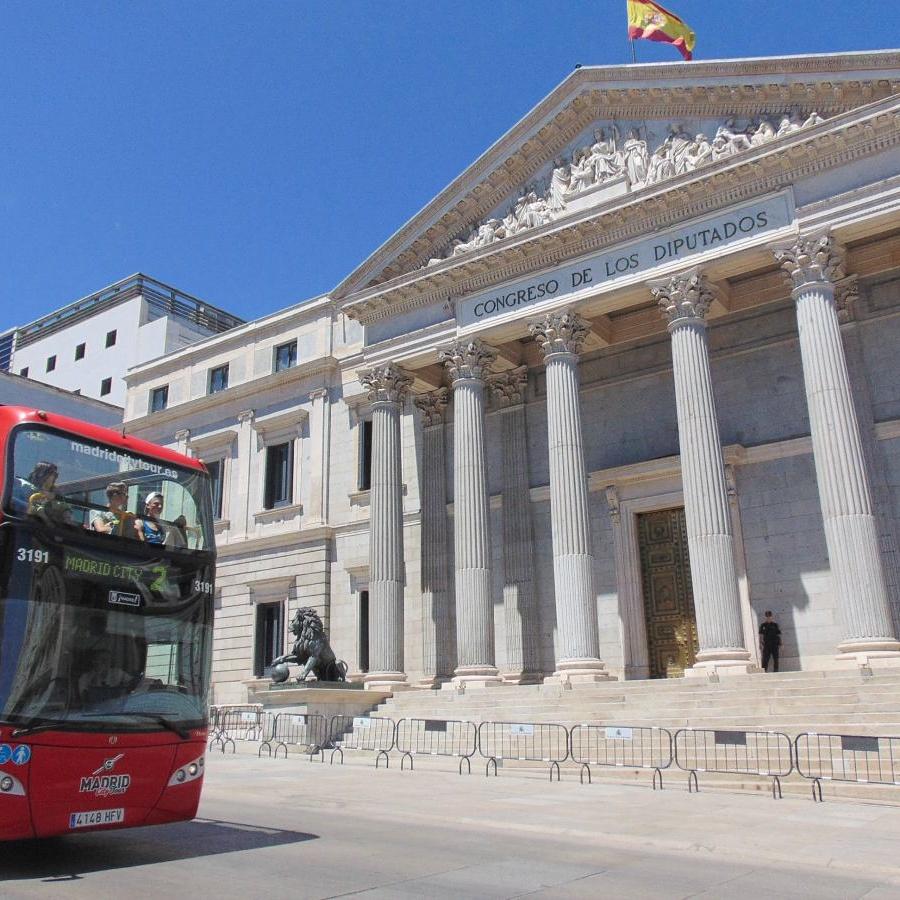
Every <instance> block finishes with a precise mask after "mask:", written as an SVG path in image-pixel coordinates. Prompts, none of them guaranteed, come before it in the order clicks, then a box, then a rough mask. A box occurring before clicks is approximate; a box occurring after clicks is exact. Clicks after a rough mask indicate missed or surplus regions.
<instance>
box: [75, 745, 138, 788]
mask: <svg viewBox="0 0 900 900" xmlns="http://www.w3.org/2000/svg"><path fill="white" fill-rule="evenodd" d="M124 755H125V754H124V753H120V754H119V755H118V756H114V757H112V759H107V760H104V761H103V765H102V766H100V767H99V768H98V769H96V770H95V771H93V772H92V773H91V774H90V775H85V776H84V777H83V778H82V779H81V783H80V784H79V786H78V793H79V794H93V795H94V796H95V797H111V796H113V795H114V794H124V793H125V792H126V791H127V790H128V788H129V787H130V785H131V776H130V775H124V774H123V775H106V774H104V773H105V772H109V771H110V770H111V769H113V767H114V766H115V764H116V763H117V762H118V761H119V760H120V759H121V758H122V757H123V756H124Z"/></svg>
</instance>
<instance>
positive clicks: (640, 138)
mask: <svg viewBox="0 0 900 900" xmlns="http://www.w3.org/2000/svg"><path fill="white" fill-rule="evenodd" d="M822 121H824V120H823V119H822V117H821V116H820V115H819V114H818V113H816V112H813V113H811V114H810V115H808V116H806V117H801V116H800V115H799V114H798V113H797V112H796V111H792V112H789V113H785V114H784V115H782V116H781V117H780V119H779V120H778V125H777V126H776V125H775V124H774V123H773V121H772V120H771V119H769V118H766V117H763V118H760V119H753V120H749V121H748V122H747V124H746V125H745V126H744V127H743V128H741V127H739V126H738V125H737V124H736V121H735V118H734V117H729V118H728V119H726V120H725V121H724V122H722V123H720V124H718V125H716V123H714V122H711V123H703V124H702V125H700V127H699V128H697V129H696V130H695V132H694V133H693V134H692V133H691V132H690V131H688V130H687V129H686V127H685V125H684V124H683V123H678V122H676V123H672V124H670V125H668V126H667V127H666V129H665V131H664V132H663V133H662V134H659V133H658V132H653V131H650V130H649V129H648V127H647V124H646V123H643V124H641V123H634V124H632V125H631V127H629V128H627V129H626V133H627V137H625V138H624V140H623V138H622V133H621V132H620V130H619V127H618V125H617V124H612V125H610V126H607V127H598V128H597V129H596V130H595V131H594V135H593V141H592V142H591V143H589V144H584V145H579V146H577V147H576V148H575V149H574V150H573V151H571V152H570V153H569V154H567V155H565V156H560V157H558V158H557V159H556V160H555V161H554V163H553V165H552V168H551V170H550V172H549V174H548V175H546V176H545V177H544V178H542V179H539V180H537V181H535V182H534V183H532V184H530V185H527V186H526V188H525V191H524V192H523V193H522V195H521V196H519V197H517V198H516V199H515V200H514V201H513V203H512V204H510V205H509V207H508V208H507V209H506V211H505V212H503V211H502V210H499V211H497V212H496V213H495V215H493V216H491V217H489V218H487V219H485V220H484V221H483V222H481V223H480V224H478V225H476V226H475V227H474V228H473V229H472V230H471V231H470V233H469V235H468V236H467V237H466V239H465V240H463V239H462V238H456V239H455V240H454V241H453V242H452V243H451V245H450V247H449V248H448V249H447V251H446V252H445V253H444V254H443V256H440V257H434V258H432V259H430V260H428V262H427V263H426V264H425V266H423V268H424V267H427V266H432V265H436V264H437V263H439V262H442V261H443V260H444V259H449V258H451V257H454V256H460V255H462V254H464V253H468V252H470V251H472V250H476V249H478V248H479V247H486V246H488V245H489V244H493V243H494V242H495V241H500V240H503V239H504V238H508V237H512V236H513V235H515V234H519V233H520V232H523V231H528V230H529V229H532V228H538V227H540V226H541V225H547V224H549V223H550V222H552V221H554V219H558V218H560V217H561V216H563V215H565V214H566V213H567V212H573V211H575V210H577V209H581V208H585V207H587V206H590V205H592V198H593V202H599V201H600V200H601V199H605V198H607V197H608V196H610V195H613V196H615V195H616V194H621V193H626V192H627V191H634V190H638V189H639V188H642V187H645V186H646V185H649V184H656V183H658V182H661V181H665V180H666V179H667V178H674V177H675V176H676V175H683V174H684V173H686V172H692V171H694V170H695V169H698V168H700V167H701V166H704V165H707V164H709V163H714V162H718V161H719V160H722V159H727V158H729V157H731V156H734V155H736V154H738V153H742V152H743V151H745V150H750V149H751V148H753V147H758V146H760V145H762V144H766V143H768V142H769V141H772V140H775V139H776V138H779V137H782V136H783V135H786V134H791V133H793V132H795V131H799V130H800V129H801V128H807V127H810V126H812V125H818V124H819V123H820V122H822ZM663 135H664V136H663ZM651 146H653V149H652V150H651V149H650V147H651ZM605 189H608V190H609V191H611V192H612V194H610V193H608V192H607V191H606V190H605ZM614 189H618V190H614ZM501 213H502V215H501Z"/></svg>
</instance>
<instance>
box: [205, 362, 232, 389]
mask: <svg viewBox="0 0 900 900" xmlns="http://www.w3.org/2000/svg"><path fill="white" fill-rule="evenodd" d="M227 389H228V363H225V365H224V366H216V367H215V368H213V369H210V370H209V389H208V390H207V393H209V394H218V393H219V391H224V390H227Z"/></svg>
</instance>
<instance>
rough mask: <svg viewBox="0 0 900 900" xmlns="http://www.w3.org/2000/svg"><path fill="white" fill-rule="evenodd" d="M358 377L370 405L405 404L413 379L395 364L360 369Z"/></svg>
mask: <svg viewBox="0 0 900 900" xmlns="http://www.w3.org/2000/svg"><path fill="white" fill-rule="evenodd" d="M358 376H359V383H360V384H361V385H362V386H363V387H364V388H365V389H366V390H367V391H368V392H369V402H370V403H403V401H404V400H405V399H406V395H407V393H408V392H409V386H410V385H411V384H412V377H411V376H409V375H407V374H406V372H404V371H403V369H401V368H400V367H399V366H395V365H394V364H393V363H387V364H386V365H383V366H375V367H373V368H371V369H360V370H359V373H358Z"/></svg>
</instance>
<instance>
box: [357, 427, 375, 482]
mask: <svg viewBox="0 0 900 900" xmlns="http://www.w3.org/2000/svg"><path fill="white" fill-rule="evenodd" d="M371 487H372V420H371V419H362V420H361V421H360V423H359V489H360V490H361V491H368V490H369V489H370V488H371Z"/></svg>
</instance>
